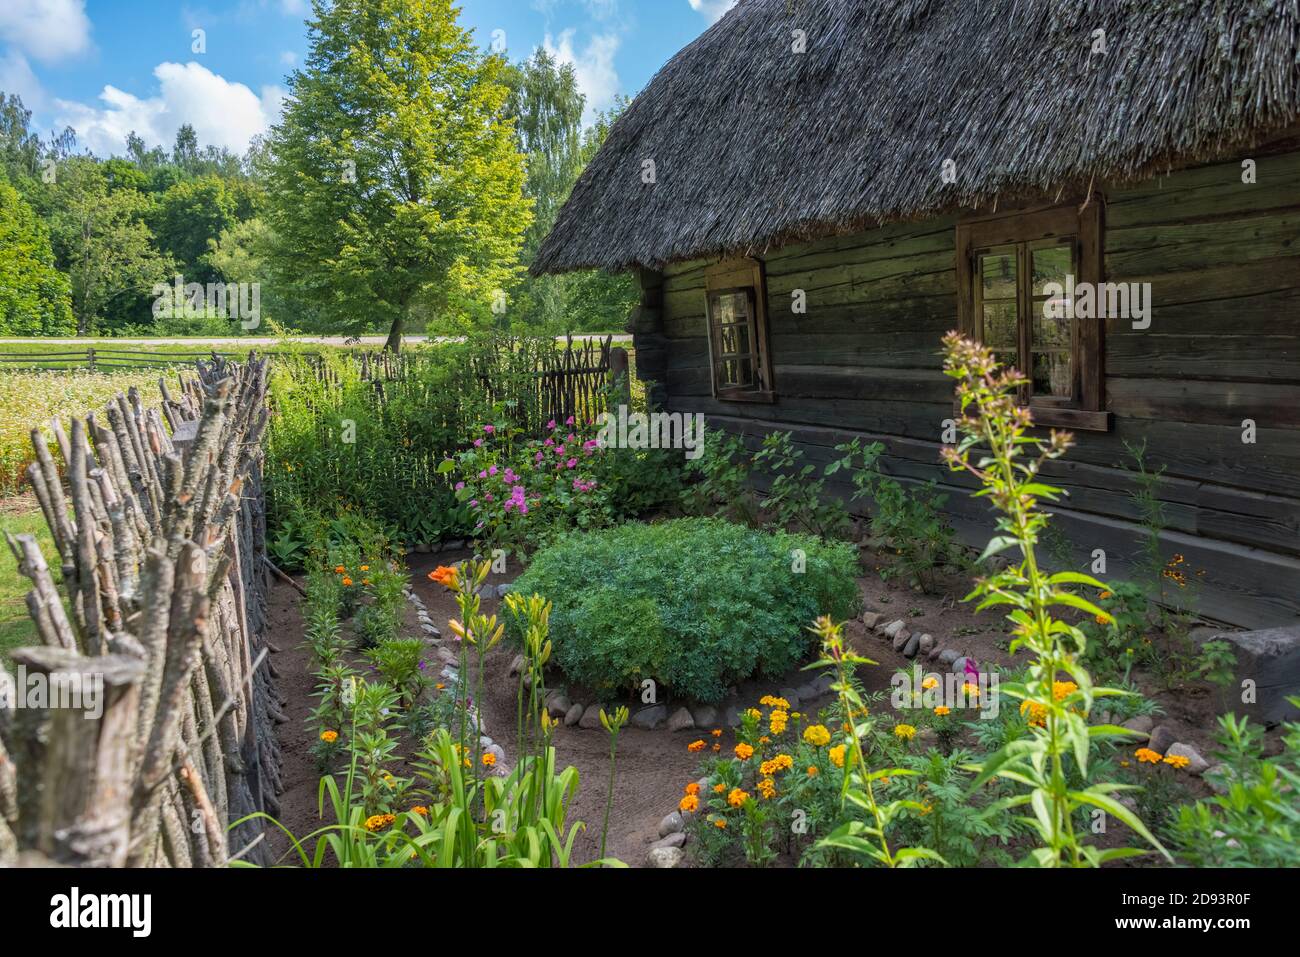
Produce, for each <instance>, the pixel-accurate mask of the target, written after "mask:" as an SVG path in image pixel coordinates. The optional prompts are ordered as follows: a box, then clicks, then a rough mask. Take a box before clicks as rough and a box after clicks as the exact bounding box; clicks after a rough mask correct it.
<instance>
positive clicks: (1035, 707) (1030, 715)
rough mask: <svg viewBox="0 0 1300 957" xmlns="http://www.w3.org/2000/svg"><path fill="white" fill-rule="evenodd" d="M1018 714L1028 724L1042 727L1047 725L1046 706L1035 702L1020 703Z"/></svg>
mask: <svg viewBox="0 0 1300 957" xmlns="http://www.w3.org/2000/svg"><path fill="white" fill-rule="evenodd" d="M1020 713H1021V714H1022V715H1023V716H1024V718H1025V720H1026V721H1028V722H1029V723H1030V724H1033V725H1037V726H1038V727H1040V728H1041V727H1043V726H1044V725H1045V724H1047V705H1045V704H1039V703H1038V702H1037V701H1022V702H1020Z"/></svg>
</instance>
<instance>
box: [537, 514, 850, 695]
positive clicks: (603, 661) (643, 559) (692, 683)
mask: <svg viewBox="0 0 1300 957" xmlns="http://www.w3.org/2000/svg"><path fill="white" fill-rule="evenodd" d="M798 552H802V556H803V557H802V559H801V558H800V555H799V554H798ZM801 564H802V565H803V569H804V570H803V571H801V572H796V571H794V570H793V569H794V568H796V567H799V566H800V565H801ZM855 570H856V559H855V556H854V554H853V551H852V549H851V548H849V547H848V546H847V545H843V544H830V543H826V542H823V541H820V540H818V539H815V538H811V537H808V536H803V535H793V534H788V533H784V532H778V533H763V532H757V531H754V530H751V529H746V528H744V527H742V526H739V525H733V524H729V523H727V522H723V521H721V520H718V519H679V520H675V521H668V522H663V523H659V524H654V525H643V524H636V523H632V524H627V525H623V526H620V527H617V528H613V529H603V530H600V531H596V532H590V533H585V534H571V535H567V536H564V537H562V538H560V539H559V540H557V541H556V543H555V544H553V545H552V546H550V547H549V548H546V549H544V550H543V551H541V552H539V553H538V554H537V556H536V557H535V558H534V560H533V563H532V565H530V566H529V568H528V570H527V571H525V572H524V574H523V575H522V576H520V578H519V579H518V580H517V581H516V582H515V587H516V588H517V589H518V590H520V591H522V592H525V593H528V592H537V593H539V594H541V595H544V596H546V597H547V598H549V599H550V600H551V601H552V602H554V603H555V609H554V612H553V613H552V616H551V636H552V640H553V641H554V643H555V659H556V662H557V663H558V665H559V666H560V668H561V670H563V671H564V673H565V675H566V676H567V677H568V678H569V679H570V680H571V681H575V682H578V683H580V684H583V685H587V686H589V687H591V688H593V689H595V690H596V691H598V692H603V693H609V694H614V693H617V692H620V691H623V690H625V689H628V688H631V687H635V686H636V685H637V684H638V682H639V681H641V680H642V679H645V678H651V679H654V680H655V681H656V682H658V683H659V685H660V686H661V687H664V688H668V689H671V691H672V692H673V693H674V694H678V695H682V696H684V697H689V698H693V699H696V700H699V701H717V700H719V699H720V698H721V697H722V696H723V693H724V692H725V690H726V689H727V687H729V686H730V685H731V684H734V683H735V682H737V681H740V680H743V679H745V678H747V677H749V676H751V675H754V674H761V675H779V674H783V673H784V672H785V671H787V670H789V669H790V668H791V667H793V666H794V665H796V664H797V663H798V662H799V661H800V660H802V658H803V657H804V655H805V654H806V653H807V652H808V651H809V650H810V648H811V647H812V645H811V642H810V639H809V637H808V635H807V634H806V633H805V632H803V631H802V630H801V629H800V628H799V627H798V625H797V624H793V623H795V622H799V621H806V620H808V619H809V618H811V617H813V616H814V615H816V614H818V613H820V612H821V611H822V610H823V609H829V610H831V611H833V612H835V613H836V614H838V615H840V616H847V615H849V614H851V613H853V611H854V610H855V607H856V605H857V604H858V602H859V600H860V596H859V593H858V588H857V585H856V582H855V580H854V575H855ZM575 582H582V583H586V586H585V587H574V583H575ZM517 627H518V626H517V623H513V628H512V631H514V633H515V634H517V633H518V632H517V630H516V629H517Z"/></svg>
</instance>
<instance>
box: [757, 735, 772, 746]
mask: <svg viewBox="0 0 1300 957" xmlns="http://www.w3.org/2000/svg"><path fill="white" fill-rule="evenodd" d="M758 743H759V744H771V743H772V739H771V738H769V737H768V736H767V735H763V736H762V737H761V738H759V739H758Z"/></svg>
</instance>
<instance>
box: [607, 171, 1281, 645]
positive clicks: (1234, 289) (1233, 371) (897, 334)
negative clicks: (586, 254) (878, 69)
mask: <svg viewBox="0 0 1300 957" xmlns="http://www.w3.org/2000/svg"><path fill="white" fill-rule="evenodd" d="M1256 162H1257V170H1256V174H1257V175H1256V182H1255V183H1254V184H1245V183H1243V182H1242V167H1241V164H1240V162H1232V163H1224V164H1217V165H1212V166H1205V167H1201V168H1196V169H1189V170H1184V171H1179V172H1175V173H1173V174H1171V175H1169V176H1166V177H1162V178H1160V179H1158V180H1153V181H1150V182H1148V183H1145V184H1143V185H1141V186H1138V187H1133V188H1126V189H1106V190H1104V193H1105V198H1106V209H1105V232H1104V257H1105V258H1104V262H1105V272H1106V275H1105V277H1104V278H1105V279H1106V280H1108V281H1116V282H1149V283H1150V284H1151V296H1152V301H1153V309H1152V323H1151V327H1150V328H1149V329H1147V330H1145V331H1138V330H1134V329H1133V328H1132V327H1131V323H1130V322H1129V321H1128V320H1109V321H1108V323H1107V330H1106V349H1105V359H1104V361H1105V366H1106V402H1107V404H1106V408H1108V409H1109V410H1110V411H1112V412H1113V413H1114V418H1115V424H1114V428H1113V429H1112V430H1111V431H1110V432H1109V433H1086V432H1085V433H1079V434H1078V436H1077V438H1078V446H1077V447H1076V448H1075V449H1073V450H1072V451H1071V452H1070V454H1069V455H1068V456H1067V458H1066V459H1065V461H1063V462H1061V463H1058V464H1056V465H1055V466H1054V467H1053V468H1052V470H1051V474H1050V478H1051V479H1052V480H1053V481H1055V482H1056V483H1057V484H1059V485H1062V486H1063V487H1064V488H1065V489H1066V490H1067V491H1068V493H1069V498H1068V500H1067V501H1066V502H1065V503H1064V505H1063V507H1061V508H1059V509H1058V510H1057V513H1058V521H1057V523H1056V524H1057V526H1058V527H1059V528H1060V530H1061V531H1062V532H1064V533H1065V534H1066V535H1067V536H1068V537H1069V538H1070V539H1071V540H1072V541H1073V542H1074V544H1075V546H1076V548H1077V549H1078V554H1077V555H1076V556H1074V558H1073V559H1072V560H1076V561H1082V560H1083V558H1084V556H1086V555H1088V554H1090V553H1091V551H1092V549H1094V548H1103V549H1105V550H1106V553H1107V557H1108V560H1109V561H1108V568H1107V576H1108V577H1111V578H1122V577H1126V576H1127V574H1128V573H1129V571H1130V570H1131V563H1132V561H1133V559H1134V558H1135V556H1136V554H1137V549H1136V542H1137V538H1138V533H1139V531H1140V529H1139V528H1138V526H1137V525H1136V524H1135V521H1136V519H1137V511H1136V508H1135V504H1134V502H1133V499H1132V497H1131V493H1132V492H1133V491H1134V490H1135V483H1134V480H1133V475H1132V473H1131V471H1129V470H1128V469H1127V468H1126V466H1131V465H1132V460H1131V459H1129V458H1128V454H1127V452H1126V449H1125V443H1126V442H1128V443H1142V442H1144V441H1145V443H1146V454H1147V459H1148V462H1149V464H1150V465H1152V466H1154V467H1160V466H1164V468H1165V473H1164V477H1163V479H1162V481H1161V499H1162V501H1163V502H1164V504H1165V510H1166V512H1167V525H1168V530H1167V532H1166V534H1165V545H1166V552H1167V553H1168V554H1170V555H1172V554H1174V553H1181V554H1183V555H1184V556H1185V557H1186V559H1187V562H1188V563H1189V565H1190V566H1191V567H1192V569H1193V577H1194V578H1196V580H1197V581H1198V582H1199V585H1198V587H1197V588H1196V590H1197V591H1198V594H1197V595H1196V596H1195V605H1196V607H1197V608H1198V610H1199V611H1201V612H1202V613H1203V614H1205V615H1206V616H1208V617H1212V618H1216V619H1219V620H1223V621H1227V622H1231V623H1234V624H1240V625H1248V626H1266V625H1276V624H1282V623H1287V622H1294V621H1296V620H1297V618H1300V319H1298V318H1297V314H1298V313H1297V309H1298V307H1300V250H1298V249H1297V245H1298V244H1300V153H1295V152H1290V153H1285V154H1281V155H1274V156H1261V157H1259V158H1258V159H1257V161H1256ZM955 225H956V219H955V218H944V219H936V220H930V221H927V222H922V223H912V224H903V225H894V226H888V227H884V228H881V229H876V230H873V231H870V232H865V233H858V234H855V235H850V236H842V237H836V238H833V239H827V240H822V241H818V242H814V243H809V244H804V245H798V246H790V247H785V248H782V249H778V250H773V251H769V252H768V254H767V255H765V256H763V257H762V258H763V260H764V262H765V266H766V272H767V298H768V315H769V316H770V317H771V327H772V330H771V331H772V335H771V345H772V363H773V372H774V378H775V383H776V392H777V395H778V399H777V401H776V402H775V403H774V404H772V405H761V404H745V403H734V402H718V401H716V400H714V399H713V398H712V397H711V395H710V386H709V373H708V358H707V355H708V353H707V348H708V347H707V342H706V339H705V311H704V308H705V306H704V303H705V299H704V270H705V268H706V266H707V265H708V263H706V262H703V261H697V262H689V263H682V264H677V265H673V266H671V267H669V268H667V269H666V270H665V271H664V272H662V273H644V274H643V275H642V289H643V300H642V306H641V308H640V309H639V310H638V311H637V312H636V313H635V314H634V316H633V319H632V331H633V332H634V333H635V336H636V348H637V360H638V370H639V374H640V375H641V376H642V377H643V378H646V379H648V380H654V381H655V382H656V383H657V387H656V389H655V391H654V392H653V395H654V396H655V397H656V398H657V399H658V400H659V401H660V402H661V403H663V404H664V405H665V407H666V408H668V409H669V410H672V411H702V412H705V413H706V414H707V415H708V417H709V420H710V422H711V424H712V425H714V426H716V427H721V428H725V429H728V430H730V431H732V432H736V433H739V434H744V435H747V436H750V437H752V438H753V439H754V440H755V441H756V440H757V438H758V437H760V436H761V435H762V434H764V433H765V432H766V431H768V430H771V429H788V430H791V431H793V432H794V434H795V437H796V439H797V440H798V441H799V442H800V443H802V445H803V446H804V448H805V450H806V451H807V452H808V453H809V455H810V458H811V459H812V460H814V461H818V460H822V461H824V460H826V459H827V458H828V457H829V454H830V450H831V449H832V448H833V446H834V445H835V444H836V443H837V442H840V441H844V440H846V439H848V438H851V437H854V436H860V437H866V438H868V439H872V440H880V441H883V442H885V443H886V445H887V446H888V456H887V458H886V461H885V469H886V471H888V472H890V473H892V474H894V475H896V476H899V477H900V478H902V479H904V480H926V479H930V478H933V479H936V480H937V481H939V482H940V483H941V484H942V485H944V486H946V487H947V488H946V490H947V491H948V492H949V493H950V497H949V501H948V507H949V509H950V511H951V516H952V519H953V521H954V524H955V525H956V526H957V528H958V529H959V531H960V532H961V533H962V534H963V536H964V537H965V538H967V539H968V540H970V541H971V542H972V543H976V542H978V541H979V540H981V539H987V537H988V530H989V529H990V527H991V524H990V516H989V513H988V512H987V508H986V506H985V505H984V504H983V503H981V502H976V501H973V500H971V499H970V498H969V497H968V494H967V493H968V492H969V491H970V486H969V483H967V482H965V481H963V480H962V479H961V478H960V477H958V476H955V475H953V474H951V473H949V472H948V471H947V470H946V469H944V468H943V467H941V466H940V465H939V461H938V453H939V448H940V444H939V443H940V435H941V429H942V423H943V420H944V419H947V418H950V417H951V416H952V414H953V413H952V388H951V385H950V382H949V380H948V379H946V378H945V377H944V376H943V375H942V373H941V365H942V363H941V357H940V354H939V348H940V339H941V337H942V336H943V334H944V333H945V332H947V331H948V330H949V329H953V328H956V327H957V302H956V293H957V287H956V271H955ZM795 289H802V290H804V291H805V292H806V294H807V312H806V314H803V315H796V314H794V313H793V312H792V310H791V294H792V292H793V290H795ZM1245 419H1251V420H1253V421H1254V423H1255V425H1256V435H1255V438H1256V441H1255V442H1254V443H1253V444H1246V443H1244V442H1243V441H1242V435H1243V426H1242V423H1243V420H1245ZM1196 570H1202V571H1203V572H1204V574H1202V575H1200V576H1195V571H1196ZM1180 597H1183V598H1186V597H1187V596H1186V595H1184V596H1180Z"/></svg>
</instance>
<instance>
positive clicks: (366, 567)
mask: <svg viewBox="0 0 1300 957" xmlns="http://www.w3.org/2000/svg"><path fill="white" fill-rule="evenodd" d="M361 571H363V572H368V571H370V566H369V565H362V566H361Z"/></svg>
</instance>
